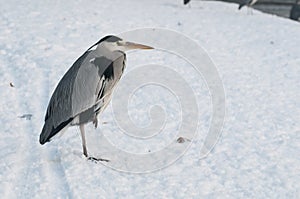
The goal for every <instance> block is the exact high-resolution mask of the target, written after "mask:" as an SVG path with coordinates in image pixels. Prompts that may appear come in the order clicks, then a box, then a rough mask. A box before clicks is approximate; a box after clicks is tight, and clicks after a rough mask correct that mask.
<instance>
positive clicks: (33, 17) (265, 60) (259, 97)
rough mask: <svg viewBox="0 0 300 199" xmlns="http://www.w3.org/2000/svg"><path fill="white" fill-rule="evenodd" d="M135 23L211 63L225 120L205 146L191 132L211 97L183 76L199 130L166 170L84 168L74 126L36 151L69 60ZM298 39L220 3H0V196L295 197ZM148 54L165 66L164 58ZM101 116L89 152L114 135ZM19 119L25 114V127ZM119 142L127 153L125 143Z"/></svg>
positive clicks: (287, 27) (280, 22)
mask: <svg viewBox="0 0 300 199" xmlns="http://www.w3.org/2000/svg"><path fill="white" fill-rule="evenodd" d="M144 27H154V28H168V29H172V30H175V31H178V32H180V33H183V34H185V35H187V36H189V37H190V38H191V39H193V40H195V41H196V42H197V43H198V44H199V45H200V46H202V47H203V48H204V49H206V51H207V53H208V54H209V56H210V58H211V59H212V60H213V62H214V64H215V65H216V66H217V68H218V71H219V74H220V77H221V79H222V81H223V86H224V89H225V93H226V118H225V122H224V126H223V131H222V136H221V137H220V139H219V142H218V143H217V145H216V146H215V148H214V150H213V151H212V152H211V153H210V154H209V155H208V156H207V157H206V158H204V159H200V158H199V150H200V148H201V139H202V138H201V135H202V134H201V133H202V131H203V132H206V131H207V130H208V127H209V122H210V117H211V115H210V114H211V112H210V106H211V105H210V96H209V92H208V89H207V87H206V86H205V83H204V81H203V80H202V79H201V77H199V80H197V79H196V80H194V77H193V76H190V75H188V74H189V73H188V72H187V74H186V75H185V78H188V79H189V77H190V81H196V82H197V81H199V82H198V83H199V84H198V86H199V87H198V88H200V89H198V93H196V95H197V99H198V105H199V107H198V108H199V110H200V116H199V118H200V124H199V131H200V132H199V134H198V137H196V138H195V141H194V142H192V144H191V147H190V148H189V149H188V151H187V152H186V153H185V155H184V156H183V157H182V158H180V159H179V160H178V161H176V162H175V163H174V164H172V165H170V166H169V167H166V168H164V169H161V170H158V171H155V172H150V173H143V174H133V173H126V172H119V171H117V170H113V169H110V168H109V167H106V166H105V165H103V164H95V163H93V162H90V161H87V160H86V159H85V158H84V157H82V155H81V140H80V135H79V130H78V129H77V128H76V127H72V128H69V129H68V130H67V132H65V134H64V136H62V137H61V138H59V139H56V140H53V141H52V142H50V143H48V144H46V145H44V146H41V145H40V144H39V142H38V138H39V134H40V131H41V128H42V126H43V122H44V121H43V119H44V114H45V111H46V108H47V104H48V101H49V99H50V97H51V94H52V92H53V90H54V88H55V86H56V84H57V83H58V81H59V80H60V79H61V77H62V75H63V74H64V73H65V72H66V70H67V69H68V68H69V67H70V66H71V64H72V63H73V62H74V61H75V60H76V59H77V58H78V56H80V55H81V54H82V53H83V52H84V51H85V50H86V49H87V48H88V47H89V46H90V45H92V44H93V43H94V42H95V41H97V40H99V39H100V38H101V37H103V36H105V35H107V34H119V33H121V32H123V31H127V30H131V29H136V28H144ZM299 35H300V26H299V24H298V23H297V22H293V21H291V20H288V19H283V18H279V17H276V16H272V15H267V14H263V13H261V12H257V11H254V14H253V15H247V9H244V10H241V11H238V10H237V5H236V4H226V3H220V2H202V1H195V2H192V7H191V8H189V7H185V6H183V5H182V1H179V0H176V1H174V0H157V1H154V0H152V1H146V0H132V1H124V0H110V1H105V0H97V1H92V0H89V1H81V0H72V1H58V0H55V1H27V0H24V1H16V0H11V1H6V2H2V3H1V7H0V80H1V81H0V99H1V101H0V110H1V112H0V159H1V161H0V195H1V198H299V197H300V186H299V181H300V167H299V165H300V158H299V154H300V124H299V121H300V117H299V115H300V67H299V66H300V52H299V46H300V37H299ZM174 42H176V41H174ZM191 50H192V49H191ZM142 55H147V54H146V53H144V52H143V53H142ZM157 56H159V55H157ZM150 58H151V56H150ZM136 59H137V60H136V61H137V62H138V58H136ZM139 59H141V58H139ZM142 59H143V58H142ZM158 59H159V60H160V61H162V62H165V63H166V64H167V63H168V59H169V57H168V56H167V55H166V56H162V57H160V58H158ZM148 60H149V58H148ZM133 64H135V58H134V56H132V59H130V55H128V65H127V70H129V71H130V69H131V65H133ZM10 83H12V85H10ZM120 84H122V82H120ZM12 86H14V87H12ZM192 87H193V86H192ZM196 88H197V86H196ZM146 91H147V90H146ZM152 91H153V90H152ZM152 91H151V92H152ZM149 92H150V91H149ZM156 92H158V94H157V95H161V96H162V97H163V99H165V100H166V99H170V103H169V105H168V106H167V107H166V110H169V109H172V110H173V108H174V107H175V108H174V110H175V109H176V103H177V102H176V100H174V99H173V100H172V98H171V97H170V96H169V95H168V94H164V91H163V90H157V91H156ZM140 97H142V98H139V96H134V97H133V101H134V100H135V101H136V103H139V101H147V100H149V97H151V95H147V92H146V93H142V94H141V95H140ZM140 106H141V105H140ZM140 106H137V107H138V108H136V109H137V110H134V106H132V107H131V109H130V110H131V111H133V114H131V115H133V116H134V113H135V111H136V112H137V114H140V113H139V110H140V108H141V107H140ZM109 109H110V108H109ZM109 109H108V111H106V112H105V113H104V114H103V115H102V117H101V121H105V122H107V123H105V124H102V125H100V129H97V130H94V129H93V128H92V126H91V125H89V126H88V128H87V129H88V130H87V131H88V132H87V134H88V135H87V136H88V138H87V139H88V143H90V144H91V145H93V143H95V142H92V140H93V139H96V140H97V139H101V136H103V134H107V135H109V133H110V132H114V131H117V130H116V128H117V127H116V125H114V122H113V118H112V117H111V114H110V113H109V112H110V111H109ZM24 114H32V117H31V118H30V119H29V118H28V120H26V117H25V118H24V117H22V116H23V115H24ZM140 117H141V118H143V117H142V116H140ZM174 117H175V118H176V114H175V116H174ZM133 119H134V118H133ZM174 121H175V120H174ZM138 122H141V123H142V124H143V122H144V121H143V120H142V121H138ZM170 125H171V127H172V125H173V127H174V125H175V126H176V122H174V123H172V122H171V123H170ZM171 127H170V128H171ZM101 132H102V133H103V134H101ZM163 137H164V136H161V137H160V138H161V139H162V140H163V139H164V138H163ZM165 139H169V137H168V135H166V136H165ZM116 142H117V143H120V145H122V144H124V143H122V140H118V141H116ZM152 144H153V143H152ZM158 144H165V143H164V142H163V141H162V142H159V143H158ZM88 146H89V145H88ZM141 146H142V145H141ZM90 147H91V148H93V146H90ZM124 147H125V148H126V147H127V148H126V150H135V148H134V146H132V145H130V143H129V144H128V146H124ZM132 147H133V149H132ZM153 147H154V148H155V147H157V146H153ZM160 147H161V146H160ZM94 148H95V146H94ZM158 148H159V147H158ZM105 158H108V159H113V157H105ZM142 166H143V165H142Z"/></svg>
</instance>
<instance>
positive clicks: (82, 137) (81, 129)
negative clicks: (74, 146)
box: [79, 124, 88, 157]
mask: <svg viewBox="0 0 300 199" xmlns="http://www.w3.org/2000/svg"><path fill="white" fill-rule="evenodd" d="M79 128H80V133H81V140H82V148H83V155H85V157H88V154H87V150H86V142H85V132H84V124H80V125H79Z"/></svg>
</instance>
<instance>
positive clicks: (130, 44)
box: [118, 41, 154, 50]
mask: <svg viewBox="0 0 300 199" xmlns="http://www.w3.org/2000/svg"><path fill="white" fill-rule="evenodd" d="M118 45H119V46H124V47H125V48H126V49H128V50H133V49H143V50H146V49H154V48H153V47H151V46H146V45H143V44H137V43H133V42H128V41H120V42H119V43H118Z"/></svg>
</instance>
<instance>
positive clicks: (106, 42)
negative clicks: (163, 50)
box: [99, 35, 153, 52]
mask: <svg viewBox="0 0 300 199" xmlns="http://www.w3.org/2000/svg"><path fill="white" fill-rule="evenodd" d="M99 45H100V46H101V47H104V48H107V49H108V50H110V51H117V50H120V51H123V52H125V51H128V50H134V49H143V50H146V49H153V48H152V47H150V46H146V45H143V44H138V43H133V42H129V41H124V40H123V39H121V38H119V37H116V36H113V35H109V36H106V37H104V38H102V39H101V40H100V41H99Z"/></svg>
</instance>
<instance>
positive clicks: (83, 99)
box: [39, 35, 153, 159]
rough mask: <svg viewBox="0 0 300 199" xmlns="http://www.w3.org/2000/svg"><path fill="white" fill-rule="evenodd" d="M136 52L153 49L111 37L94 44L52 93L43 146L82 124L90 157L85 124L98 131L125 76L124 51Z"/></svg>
mask: <svg viewBox="0 0 300 199" xmlns="http://www.w3.org/2000/svg"><path fill="white" fill-rule="evenodd" d="M133 49H153V48H152V47H150V46H146V45H142V44H137V43H133V42H127V41H124V40H122V39H121V38H119V37H116V36H112V35H109V36H106V37H104V38H102V39H101V40H99V41H98V42H97V43H95V44H94V45H92V46H91V47H90V48H89V49H88V50H87V51H85V52H84V53H83V55H81V56H80V57H79V58H78V59H77V60H76V61H75V63H74V64H73V65H72V67H71V68H70V69H69V70H68V71H67V72H66V73H65V75H64V76H63V77H62V79H61V80H60V82H59V83H58V85H57V87H56V89H55V90H54V92H53V94H52V97H51V99H50V102H49V105H48V108H47V111H46V116H45V124H44V126H43V129H42V132H41V134H40V140H39V141H40V144H42V145H43V144H45V143H46V142H49V141H50V140H51V138H52V137H53V136H55V135H56V134H58V133H59V132H61V131H62V130H63V129H66V128H67V127H69V126H72V125H79V129H80V133H81V139H82V148H83V154H84V156H86V157H89V156H88V152H87V146H86V140H85V130H84V125H85V124H87V123H89V122H93V124H94V125H95V128H97V125H98V120H97V116H98V115H99V114H100V113H101V112H102V111H103V110H104V109H105V108H106V107H107V105H108V104H109V102H110V99H111V95H112V92H113V89H114V88H115V86H116V85H117V83H118V82H119V80H120V78H121V76H122V74H123V71H124V68H125V62H126V54H125V51H128V50H133ZM89 158H90V157H89ZM93 159H94V158H93Z"/></svg>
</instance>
